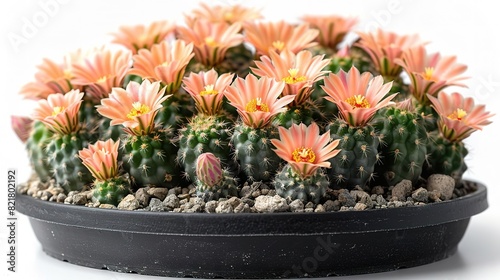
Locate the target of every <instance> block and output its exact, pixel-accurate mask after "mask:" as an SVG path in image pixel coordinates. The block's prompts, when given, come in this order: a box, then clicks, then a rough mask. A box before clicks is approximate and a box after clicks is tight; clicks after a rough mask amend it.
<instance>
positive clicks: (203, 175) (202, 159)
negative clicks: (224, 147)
mask: <svg viewBox="0 0 500 280" xmlns="http://www.w3.org/2000/svg"><path fill="white" fill-rule="evenodd" d="M196 175H197V176H198V180H200V182H202V183H203V184H205V185H207V186H210V187H213V186H215V185H217V184H219V183H220V182H221V181H222V179H223V175H222V167H221V164H220V160H219V159H218V158H217V157H216V156H215V155H214V154H212V153H203V154H201V155H200V156H199V157H198V159H197V161H196Z"/></svg>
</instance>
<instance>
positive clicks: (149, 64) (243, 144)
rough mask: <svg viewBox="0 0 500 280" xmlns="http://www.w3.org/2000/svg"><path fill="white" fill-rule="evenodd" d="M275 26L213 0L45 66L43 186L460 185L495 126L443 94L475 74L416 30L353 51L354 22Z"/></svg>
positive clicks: (21, 125)
mask: <svg viewBox="0 0 500 280" xmlns="http://www.w3.org/2000/svg"><path fill="white" fill-rule="evenodd" d="M261 17H262V16H261V15H260V13H259V11H257V10H254V9H250V8H244V7H241V6H235V7H229V6H228V7H225V6H215V7H210V6H208V5H202V7H201V8H200V9H196V10H194V11H193V13H192V14H191V15H186V22H185V23H186V24H185V26H180V25H178V26H176V25H174V24H173V23H171V22H167V21H161V22H155V23H152V24H151V25H150V26H132V27H122V28H121V29H120V31H119V32H117V33H115V34H114V36H115V38H114V41H113V42H114V43H118V44H121V45H122V46H124V47H125V48H126V50H111V49H110V48H109V49H108V48H106V47H105V48H99V49H97V48H96V49H94V50H91V51H89V52H82V51H79V52H76V53H74V54H72V55H70V56H68V58H69V59H66V60H65V62H64V63H62V64H57V63H54V62H52V61H50V60H45V61H44V65H42V66H40V70H39V71H40V73H38V74H37V76H36V77H37V80H36V81H35V82H32V83H29V84H27V85H26V86H25V87H24V88H23V89H22V94H23V95H24V96H25V97H26V98H30V99H37V100H39V101H38V106H37V108H36V109H35V113H34V115H33V120H34V122H31V121H26V122H24V121H20V120H19V121H17V122H14V121H13V124H15V125H14V129H15V130H16V132H18V134H19V135H20V138H21V139H22V140H25V141H26V146H27V149H28V152H29V156H30V160H31V164H32V166H33V169H34V170H35V172H36V173H37V175H38V176H39V177H40V179H41V180H42V181H47V180H50V179H54V180H55V182H56V184H58V185H60V186H61V187H63V188H64V189H66V191H71V190H82V189H84V188H87V187H89V188H92V189H93V196H94V199H95V200H96V201H99V202H100V203H107V204H114V205H117V204H118V203H119V202H120V201H121V199H122V198H123V197H125V196H126V195H127V194H129V193H131V192H133V191H134V190H136V189H138V188H140V187H144V186H151V187H163V188H173V187H177V186H187V185H188V184H194V185H195V186H196V189H197V192H198V194H199V196H201V197H203V198H204V199H206V200H209V199H219V198H227V197H230V196H236V195H238V190H239V188H240V187H241V186H242V185H243V184H245V183H248V184H252V183H254V182H263V183H265V184H267V185H268V186H270V187H273V188H274V189H275V190H276V193H277V194H278V195H281V196H283V197H285V198H289V199H292V200H293V199H300V200H303V201H304V202H309V201H311V202H313V203H320V202H321V200H322V199H323V198H324V197H325V195H326V193H327V192H328V189H340V188H346V189H354V188H355V187H356V186H357V187H360V188H365V187H369V186H373V185H375V184H379V185H382V186H387V187H389V186H394V185H396V184H397V183H399V182H400V181H402V180H405V179H406V180H411V181H413V182H414V183H416V182H417V181H419V180H420V179H425V178H426V177H427V176H429V175H431V174H434V173H441V174H447V175H451V176H453V177H454V178H455V179H456V181H457V183H460V181H461V177H462V174H463V173H464V172H465V170H466V164H465V162H464V157H465V156H466V155H467V149H466V148H465V146H464V144H463V142H462V140H464V139H465V138H466V137H468V136H469V135H470V134H471V133H472V132H474V131H476V130H478V129H481V128H482V127H483V126H485V125H487V124H488V123H489V118H490V117H491V116H492V114H490V113H488V112H486V111H485V108H484V106H482V105H480V106H476V105H474V102H473V100H472V99H471V98H465V97H463V96H462V95H460V94H459V93H453V94H451V95H448V94H446V93H443V92H442V90H443V89H445V88H446V87H448V86H452V85H453V86H464V84H462V81H463V80H464V79H465V78H464V77H463V76H462V74H463V72H464V71H465V70H466V66H464V65H462V64H458V63H456V58H455V57H442V56H440V54H430V55H429V54H427V53H426V49H425V44H424V43H423V42H422V41H420V39H419V37H418V36H417V35H398V34H395V33H392V32H386V31H383V30H377V31H375V32H357V35H358V37H359V39H358V40H357V41H355V42H354V43H352V44H350V45H347V46H345V45H346V44H345V42H344V37H345V36H346V34H347V33H349V32H351V31H352V28H353V26H354V25H355V24H356V19H354V18H343V17H338V16H331V17H329V16H324V17H317V16H305V17H303V18H302V21H303V23H301V24H291V23H287V22H285V21H280V22H265V21H260V20H259V21H256V20H255V19H260V18H261ZM341 45H344V47H342V48H340V47H339V46H341ZM404 75H406V76H408V77H409V83H407V82H405V79H403V78H402V77H403V76H404Z"/></svg>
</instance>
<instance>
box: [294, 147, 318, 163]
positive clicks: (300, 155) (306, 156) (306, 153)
mask: <svg viewBox="0 0 500 280" xmlns="http://www.w3.org/2000/svg"><path fill="white" fill-rule="evenodd" d="M292 158H293V160H295V162H309V163H313V162H314V161H315V160H316V154H315V153H314V152H313V150H312V149H311V148H304V147H302V148H297V149H295V150H294V151H293V152H292Z"/></svg>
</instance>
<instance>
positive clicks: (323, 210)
mask: <svg viewBox="0 0 500 280" xmlns="http://www.w3.org/2000/svg"><path fill="white" fill-rule="evenodd" d="M314 212H316V213H324V212H325V207H323V205H321V204H318V206H316V209H314Z"/></svg>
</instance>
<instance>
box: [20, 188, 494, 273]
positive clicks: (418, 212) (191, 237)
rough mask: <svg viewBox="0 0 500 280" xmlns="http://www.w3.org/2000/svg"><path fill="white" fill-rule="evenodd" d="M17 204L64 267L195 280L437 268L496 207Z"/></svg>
mask: <svg viewBox="0 0 500 280" xmlns="http://www.w3.org/2000/svg"><path fill="white" fill-rule="evenodd" d="M16 205H17V206H18V209H19V211H20V212H21V213H24V214H26V215H28V216H29V217H30V222H31V225H32V228H33V230H34V232H35V234H36V236H37V238H38V240H39V241H40V243H41V244H42V247H43V250H44V251H45V252H46V253H47V254H48V255H50V256H52V257H54V258H56V259H59V260H63V261H67V262H69V263H73V264H77V265H81V266H87V267H93V268H98V269H108V270H112V271H118V272H127V273H138V274H147V275H159V276H170V277H196V278H296V277H306V276H308V277H326V276H336V275H353V274H365V273H375V272H383V271H391V270H397V269H401V268H407V267H414V266H419V265H423V264H428V263H432V262H435V261H439V260H442V259H444V258H447V257H449V256H451V255H453V254H454V253H455V252H456V250H457V246H458V243H459V242H460V240H461V239H462V237H463V236H464V233H465V231H466V229H467V226H468V224H469V221H470V217H471V216H472V215H474V214H477V213H479V212H481V211H483V210H484V209H486V208H487V202H486V188H485V187H484V186H482V185H479V186H478V190H477V191H475V192H474V193H472V194H470V195H467V196H464V197H461V198H458V199H455V200H453V201H447V202H441V203H435V204H429V205H426V206H415V207H406V208H395V209H383V210H382V209H381V210H369V211H358V212H355V211H347V212H336V213H281V214H278V213H277V214H255V213H254V214H202V213H194V214H181V213H144V212H142V213H141V212H137V211H136V212H133V211H120V210H104V209H92V208H87V207H81V206H73V205H64V204H57V203H53V202H45V201H39V200H35V199H33V198H31V197H28V196H18V199H17V203H16ZM437 213H439V215H437ZM148 217H149V218H148ZM144 219H147V220H144Z"/></svg>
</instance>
